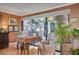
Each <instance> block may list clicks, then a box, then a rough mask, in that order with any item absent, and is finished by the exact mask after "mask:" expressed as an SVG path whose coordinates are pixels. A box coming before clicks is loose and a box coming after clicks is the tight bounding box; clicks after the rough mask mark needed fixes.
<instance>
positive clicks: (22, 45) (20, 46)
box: [17, 38, 30, 55]
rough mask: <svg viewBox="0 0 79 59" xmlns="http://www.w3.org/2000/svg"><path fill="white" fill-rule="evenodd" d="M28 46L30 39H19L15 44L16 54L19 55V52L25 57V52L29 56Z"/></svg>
mask: <svg viewBox="0 0 79 59" xmlns="http://www.w3.org/2000/svg"><path fill="white" fill-rule="evenodd" d="M29 45H30V39H29V38H26V39H19V40H18V42H17V50H18V51H17V54H19V51H20V53H21V55H22V54H24V55H25V52H26V50H27V54H29Z"/></svg>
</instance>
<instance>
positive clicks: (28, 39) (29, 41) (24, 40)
mask: <svg viewBox="0 0 79 59" xmlns="http://www.w3.org/2000/svg"><path fill="white" fill-rule="evenodd" d="M39 41H41V37H39V36H32V37H26V38H20V39H18V43H23V45H22V46H21V54H22V52H24V53H23V54H25V48H27V54H28V55H29V45H33V46H37V45H35V44H32V42H34V43H35V42H39ZM17 46H18V45H17ZM37 47H38V46H37ZM18 50H19V49H18ZM17 53H18V52H17Z"/></svg>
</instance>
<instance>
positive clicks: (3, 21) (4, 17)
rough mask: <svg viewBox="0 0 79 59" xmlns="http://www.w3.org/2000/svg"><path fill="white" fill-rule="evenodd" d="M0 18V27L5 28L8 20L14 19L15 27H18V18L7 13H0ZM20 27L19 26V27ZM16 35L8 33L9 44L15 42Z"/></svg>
mask: <svg viewBox="0 0 79 59" xmlns="http://www.w3.org/2000/svg"><path fill="white" fill-rule="evenodd" d="M0 15H1V16H2V18H1V26H7V29H8V25H9V18H15V19H16V20H17V25H18V26H19V25H20V19H21V18H20V17H19V16H16V15H12V14H8V13H3V12H0ZM19 27H20V26H19ZM16 34H17V32H9V43H11V42H14V41H15V40H16Z"/></svg>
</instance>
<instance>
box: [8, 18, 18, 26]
mask: <svg viewBox="0 0 79 59" xmlns="http://www.w3.org/2000/svg"><path fill="white" fill-rule="evenodd" d="M9 25H17V20H16V19H15V18H9Z"/></svg>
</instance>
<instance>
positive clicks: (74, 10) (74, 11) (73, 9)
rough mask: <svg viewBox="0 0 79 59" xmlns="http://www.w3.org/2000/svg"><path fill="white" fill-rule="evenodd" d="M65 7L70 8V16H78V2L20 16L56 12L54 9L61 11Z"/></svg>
mask: <svg viewBox="0 0 79 59" xmlns="http://www.w3.org/2000/svg"><path fill="white" fill-rule="evenodd" d="M66 9H70V16H71V17H78V18H79V13H78V12H79V3H76V4H72V5H69V6H65V7H60V8H56V9H51V10H46V11H42V12H37V13H32V14H29V15H24V16H22V17H23V18H25V17H29V16H35V15H40V14H45V13H51V12H56V11H61V10H66Z"/></svg>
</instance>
